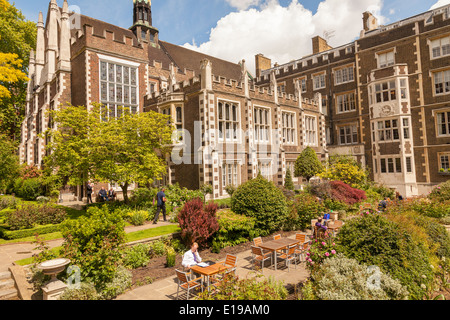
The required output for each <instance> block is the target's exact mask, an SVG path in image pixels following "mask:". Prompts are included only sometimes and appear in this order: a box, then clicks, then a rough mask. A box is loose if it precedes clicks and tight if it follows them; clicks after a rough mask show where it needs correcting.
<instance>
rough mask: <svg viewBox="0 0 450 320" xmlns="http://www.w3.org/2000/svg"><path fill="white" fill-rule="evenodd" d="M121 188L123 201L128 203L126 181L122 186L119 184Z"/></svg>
mask: <svg viewBox="0 0 450 320" xmlns="http://www.w3.org/2000/svg"><path fill="white" fill-rule="evenodd" d="M120 187H121V188H122V192H123V201H124V202H125V203H128V202H129V200H128V182H127V183H125V184H124V185H123V186H120Z"/></svg>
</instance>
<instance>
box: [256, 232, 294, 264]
mask: <svg viewBox="0 0 450 320" xmlns="http://www.w3.org/2000/svg"><path fill="white" fill-rule="evenodd" d="M298 244H300V240H296V239H289V238H282V239H278V240H272V241H268V242H263V243H262V244H260V245H259V247H260V248H262V249H265V250H269V251H272V252H273V255H274V260H273V261H274V263H275V271H276V270H277V262H278V261H277V251H278V250H283V249H286V248H287V247H290V246H293V245H298Z"/></svg>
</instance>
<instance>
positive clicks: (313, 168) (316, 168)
mask: <svg viewBox="0 0 450 320" xmlns="http://www.w3.org/2000/svg"><path fill="white" fill-rule="evenodd" d="M322 170H323V166H322V163H320V161H319V158H318V157H317V154H316V152H315V151H314V150H313V149H312V148H311V147H307V148H306V149H305V150H303V152H302V153H301V154H300V155H299V157H298V158H297V161H296V162H295V176H296V177H304V178H306V180H308V182H309V180H311V178H312V177H314V176H316V175H317V174H319V173H320V172H322Z"/></svg>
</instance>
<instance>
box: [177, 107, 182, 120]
mask: <svg viewBox="0 0 450 320" xmlns="http://www.w3.org/2000/svg"><path fill="white" fill-rule="evenodd" d="M181 122H183V117H182V110H181V107H177V123H181Z"/></svg>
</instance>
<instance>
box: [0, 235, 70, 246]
mask: <svg viewBox="0 0 450 320" xmlns="http://www.w3.org/2000/svg"><path fill="white" fill-rule="evenodd" d="M39 238H40V239H43V240H45V241H50V240H57V239H61V238H62V234H61V232H54V233H47V234H41V235H39ZM34 240H36V238H35V237H34V236H32V237H27V238H21V239H14V240H4V239H0V245H1V244H13V243H20V242H33V241H34Z"/></svg>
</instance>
